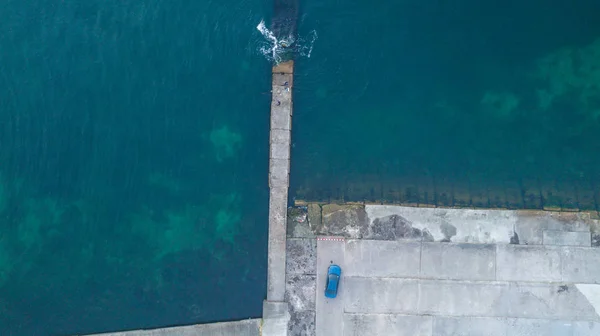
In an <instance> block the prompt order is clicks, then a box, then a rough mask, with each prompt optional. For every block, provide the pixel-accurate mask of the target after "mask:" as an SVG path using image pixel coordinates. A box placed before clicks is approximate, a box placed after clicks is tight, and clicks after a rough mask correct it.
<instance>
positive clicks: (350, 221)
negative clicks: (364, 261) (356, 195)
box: [315, 204, 366, 238]
mask: <svg viewBox="0 0 600 336" xmlns="http://www.w3.org/2000/svg"><path fill="white" fill-rule="evenodd" d="M321 215H322V219H321V223H320V225H319V226H317V227H315V229H316V232H317V234H321V235H332V236H342V237H349V238H362V236H363V232H362V230H364V226H365V225H364V223H365V221H366V213H365V210H364V206H362V205H346V206H342V205H337V204H327V205H323V206H322V207H321Z"/></svg>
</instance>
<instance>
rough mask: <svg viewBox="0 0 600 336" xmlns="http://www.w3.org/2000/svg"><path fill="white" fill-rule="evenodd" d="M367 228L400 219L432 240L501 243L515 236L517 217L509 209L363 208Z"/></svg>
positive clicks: (368, 206) (383, 206) (378, 206)
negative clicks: (386, 219) (391, 219)
mask: <svg viewBox="0 0 600 336" xmlns="http://www.w3.org/2000/svg"><path fill="white" fill-rule="evenodd" d="M365 211H366V213H367V217H368V220H369V225H371V226H372V225H373V222H374V221H375V220H376V219H381V218H384V217H387V216H393V215H396V216H399V217H401V219H402V220H403V221H404V222H407V223H410V226H411V227H412V228H415V229H418V230H420V231H427V232H428V233H430V234H431V237H432V240H434V241H451V242H455V243H482V244H491V243H504V244H508V243H510V241H511V238H512V237H513V236H514V224H515V223H516V220H517V216H516V212H515V211H510V210H472V209H442V208H412V207H399V206H390V205H366V206H365Z"/></svg>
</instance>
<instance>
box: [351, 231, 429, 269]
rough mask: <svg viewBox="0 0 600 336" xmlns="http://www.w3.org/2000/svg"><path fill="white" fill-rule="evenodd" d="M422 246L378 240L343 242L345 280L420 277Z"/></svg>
mask: <svg viewBox="0 0 600 336" xmlns="http://www.w3.org/2000/svg"><path fill="white" fill-rule="evenodd" d="M420 254H421V244H420V243H418V242H402V243H401V242H396V241H377V240H348V241H347V242H346V256H345V260H346V264H347V265H348V266H347V267H346V269H345V274H346V276H363V277H403V276H407V277H410V276H414V275H415V274H417V275H418V274H419V260H420Z"/></svg>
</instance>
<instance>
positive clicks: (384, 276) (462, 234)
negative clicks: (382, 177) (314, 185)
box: [288, 204, 600, 336]
mask: <svg viewBox="0 0 600 336" xmlns="http://www.w3.org/2000/svg"><path fill="white" fill-rule="evenodd" d="M308 218H309V220H308V221H309V225H308V229H309V230H311V231H312V232H313V233H315V234H317V235H318V236H317V239H318V240H317V247H316V254H317V256H316V259H317V264H316V265H317V266H316V277H315V280H316V285H315V287H314V288H316V291H315V296H316V298H315V312H314V313H315V315H316V317H315V319H314V320H312V317H313V316H315V315H313V314H312V311H311V310H306V311H305V312H303V314H305V317H304V316H301V315H300V314H298V315H297V317H298V319H297V320H296V321H295V323H294V327H291V326H290V328H289V331H290V335H342V334H343V335H379V334H392V335H393V334H399V335H427V336H429V335H431V336H433V335H437V336H445V335H448V336H450V335H452V336H458V335H460V336H469V335H474V336H479V335H486V336H487V335H502V336H509V335H510V336H532V335H539V336H548V335H554V336H574V335H600V333H599V331H600V329H599V328H600V327H599V322H600V316H599V314H598V313H599V312H600V263H599V262H598V260H600V249H598V248H595V247H592V246H593V236H594V234H595V232H600V230H599V228H595V226H597V223H595V222H594V220H593V219H591V218H590V217H589V215H588V214H584V213H568V214H564V213H548V212H543V211H539V212H535V211H531V212H525V211H509V210H469V209H414V208H406V207H399V206H371V205H367V206H362V205H350V206H341V205H323V206H319V205H312V206H311V204H309V205H308ZM331 233H335V234H339V235H340V236H343V237H345V238H344V239H338V240H324V239H326V238H325V237H324V236H323V235H324V234H331ZM586 237H590V239H587V238H586ZM356 238H358V239H356ZM297 244H298V246H297V248H296V249H295V250H296V254H297V253H298V251H301V252H300V254H306V255H307V256H312V247H309V246H310V245H308V244H307V243H300V242H298V243H297ZM305 251H306V252H305ZM288 254H290V253H289V252H288ZM311 258H312V257H311ZM299 260H302V259H299ZM332 261H333V262H334V263H338V264H340V266H342V280H341V284H340V291H339V294H338V298H336V299H334V300H326V299H325V298H324V295H323V291H324V286H325V273H326V271H327V267H328V265H329V264H330V263H331V262H332ZM303 265H304V263H303V262H299V263H298V265H295V266H293V267H289V269H290V270H296V271H290V272H303V271H301V270H304V269H310V268H307V267H304V266H303ZM311 280H312V278H311V277H306V276H304V275H303V276H302V277H293V276H292V277H291V278H290V281H291V282H297V283H298V284H299V286H300V287H305V288H306V287H309V285H308V284H309V283H310V282H311ZM289 293H290V297H294V299H293V301H295V302H297V303H295V305H296V306H298V307H300V308H301V309H310V308H309V307H310V302H311V300H310V299H309V298H307V296H310V295H312V293H311V294H308V295H306V293H308V292H300V294H297V293H294V290H289ZM305 302H309V303H308V304H305ZM302 318H306V319H307V320H306V322H305V323H303V322H302V320H301V319H302ZM313 323H316V324H315V325H314V334H313V329H310V326H312V325H313ZM306 326H308V327H306Z"/></svg>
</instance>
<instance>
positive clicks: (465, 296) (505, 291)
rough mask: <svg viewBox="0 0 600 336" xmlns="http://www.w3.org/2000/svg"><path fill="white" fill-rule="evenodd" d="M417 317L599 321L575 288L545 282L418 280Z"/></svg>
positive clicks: (584, 298)
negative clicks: (423, 315)
mask: <svg viewBox="0 0 600 336" xmlns="http://www.w3.org/2000/svg"><path fill="white" fill-rule="evenodd" d="M418 312H419V314H432V315H441V316H485V317H523V318H539V319H564V320H585V321H598V320H599V317H598V314H596V311H595V310H594V307H593V306H592V305H591V304H590V302H589V300H588V299H587V298H586V297H585V296H584V295H582V294H581V293H580V292H579V291H578V290H577V289H576V288H575V287H568V286H564V285H555V284H548V283H506V282H495V283H494V282H465V281H440V280H421V282H420V288H419V309H418Z"/></svg>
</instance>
